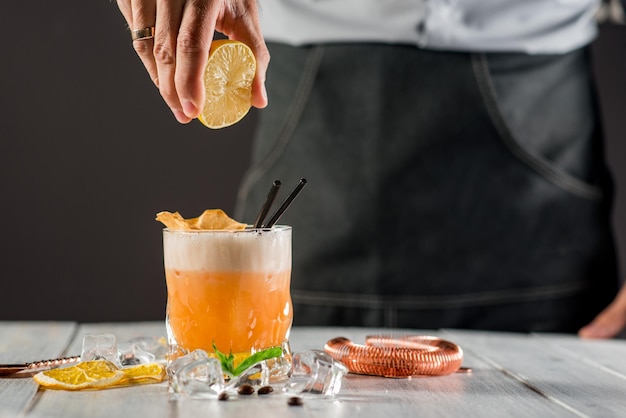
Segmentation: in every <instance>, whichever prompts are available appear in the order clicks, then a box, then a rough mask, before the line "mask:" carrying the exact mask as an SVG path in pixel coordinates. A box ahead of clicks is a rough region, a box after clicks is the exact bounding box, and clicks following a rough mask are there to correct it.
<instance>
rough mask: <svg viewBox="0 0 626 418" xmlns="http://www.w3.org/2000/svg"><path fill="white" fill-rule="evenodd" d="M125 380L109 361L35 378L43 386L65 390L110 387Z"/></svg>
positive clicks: (94, 362)
mask: <svg viewBox="0 0 626 418" xmlns="http://www.w3.org/2000/svg"><path fill="white" fill-rule="evenodd" d="M123 378H124V373H122V372H121V371H120V370H119V369H118V368H117V367H116V366H115V365H114V364H113V363H111V362H110V361H108V360H95V361H85V362H83V363H78V364H77V365H75V366H71V367H65V368H62V369H52V370H45V371H43V372H39V373H37V374H36V375H35V376H33V379H35V381H36V382H37V383H39V384H40V385H41V386H44V387H46V388H49V389H65V390H80V389H94V388H104V387H110V386H113V385H115V384H116V383H117V382H119V381H121V380H122V379H123Z"/></svg>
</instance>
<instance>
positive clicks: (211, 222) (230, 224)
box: [156, 209, 246, 231]
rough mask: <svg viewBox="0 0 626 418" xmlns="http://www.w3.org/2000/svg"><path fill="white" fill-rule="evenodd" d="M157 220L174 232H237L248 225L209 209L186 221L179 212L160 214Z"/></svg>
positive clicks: (218, 210) (221, 211) (216, 210)
mask: <svg viewBox="0 0 626 418" xmlns="http://www.w3.org/2000/svg"><path fill="white" fill-rule="evenodd" d="M156 220H157V221H159V222H161V223H162V224H163V225H165V226H166V227H168V228H169V229H173V230H182V231H190V230H237V229H244V228H245V227H246V224H243V223H241V222H237V221H235V220H234V219H232V218H230V217H229V216H228V215H226V213H225V212H224V211H223V210H221V209H207V210H205V211H204V212H202V214H201V215H200V216H198V217H197V218H191V219H185V218H183V217H182V215H181V214H180V213H178V212H174V213H172V212H167V211H164V212H159V213H157V216H156Z"/></svg>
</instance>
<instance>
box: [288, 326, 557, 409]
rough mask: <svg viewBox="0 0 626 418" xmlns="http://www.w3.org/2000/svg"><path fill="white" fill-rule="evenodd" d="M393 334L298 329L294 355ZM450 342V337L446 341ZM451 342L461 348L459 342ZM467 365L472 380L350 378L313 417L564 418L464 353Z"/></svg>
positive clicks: (466, 376) (317, 405) (541, 399)
mask: <svg viewBox="0 0 626 418" xmlns="http://www.w3.org/2000/svg"><path fill="white" fill-rule="evenodd" d="M398 331H399V333H411V334H418V335H435V336H444V335H442V334H440V333H437V332H434V331H432V330H431V331H423V330H398ZM376 333H382V334H388V333H389V330H388V329H377V330H375V329H362V328H319V329H316V328H306V329H305V328H298V329H294V332H293V335H292V347H294V351H298V350H299V349H300V348H304V349H310V348H320V347H323V345H324V343H325V342H326V341H328V340H329V339H331V338H334V337H338V336H343V337H346V338H349V339H350V340H352V341H353V342H356V343H360V344H362V343H363V342H364V341H365V337H366V336H367V335H372V334H376ZM444 337H445V336H444ZM450 340H451V341H453V342H456V341H455V340H454V339H451V338H450ZM463 365H464V366H465V367H471V368H472V370H473V372H472V373H471V374H459V373H457V374H453V375H449V376H440V377H418V378H409V379H388V378H381V377H373V376H358V375H348V377H347V378H346V379H345V381H344V389H342V391H341V392H340V394H339V396H338V397H337V398H336V399H334V400H331V401H326V402H324V401H321V400H316V401H315V403H313V405H311V406H310V411H311V415H314V416H328V417H339V416H357V415H358V416H363V417H382V416H402V417H405V416H407V417H408V416H420V417H439V416H464V417H490V416H493V417H500V416H508V417H518V416H541V417H549V416H562V415H563V412H564V411H563V409H562V408H561V407H560V406H558V405H556V404H554V403H552V402H550V401H549V400H548V399H546V398H544V397H542V396H539V395H538V394H537V393H536V392H534V391H533V390H530V389H529V388H528V387H526V386H524V385H523V384H521V383H520V382H519V381H517V380H515V379H512V378H510V377H509V376H507V375H505V374H503V373H501V372H500V371H499V370H497V369H496V368H494V367H493V366H492V365H490V364H488V363H486V362H484V361H483V360H482V359H480V358H478V357H476V356H474V355H472V353H465V355H464V362H463Z"/></svg>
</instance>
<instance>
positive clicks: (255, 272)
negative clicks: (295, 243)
mask: <svg viewBox="0 0 626 418" xmlns="http://www.w3.org/2000/svg"><path fill="white" fill-rule="evenodd" d="M163 246H164V264H165V276H166V281H167V294H168V299H167V329H168V338H169V343H170V346H171V347H172V350H171V352H172V354H173V355H174V356H176V355H180V354H185V353H188V352H190V351H193V350H195V349H203V350H205V351H206V352H207V353H209V354H211V353H213V344H215V346H216V347H217V349H218V350H219V351H221V352H223V353H229V352H232V353H233V354H235V355H242V356H243V355H249V354H250V353H253V352H256V351H260V350H264V349H267V348H270V347H280V346H283V347H284V346H285V344H287V343H288V337H289V331H290V329H291V322H292V319H293V311H292V306H291V296H290V282H291V228H290V227H285V226H275V227H273V228H271V229H264V230H250V229H248V230H239V231H172V230H169V229H165V230H164V233H163Z"/></svg>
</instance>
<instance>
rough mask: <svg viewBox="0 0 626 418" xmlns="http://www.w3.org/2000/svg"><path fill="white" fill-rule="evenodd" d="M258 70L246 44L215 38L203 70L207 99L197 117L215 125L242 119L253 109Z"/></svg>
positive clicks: (227, 124) (230, 123)
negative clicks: (252, 103)
mask: <svg viewBox="0 0 626 418" xmlns="http://www.w3.org/2000/svg"><path fill="white" fill-rule="evenodd" d="M255 73H256V59H255V58H254V54H253V53H252V50H251V49H250V48H249V47H248V46H247V45H246V44H244V43H242V42H239V41H233V40H229V39H220V40H216V41H213V42H212V43H211V49H210V50H209V59H208V61H207V66H206V68H205V70H204V88H205V90H206V99H205V102H204V107H203V110H202V113H201V114H200V116H198V120H199V121H200V122H202V123H203V124H204V125H205V126H207V127H209V128H212V129H219V128H224V127H226V126H230V125H233V124H235V123H237V122H239V121H240V120H241V119H242V118H243V117H244V116H245V115H246V114H247V113H248V111H249V110H250V106H251V100H252V80H254V74H255Z"/></svg>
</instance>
